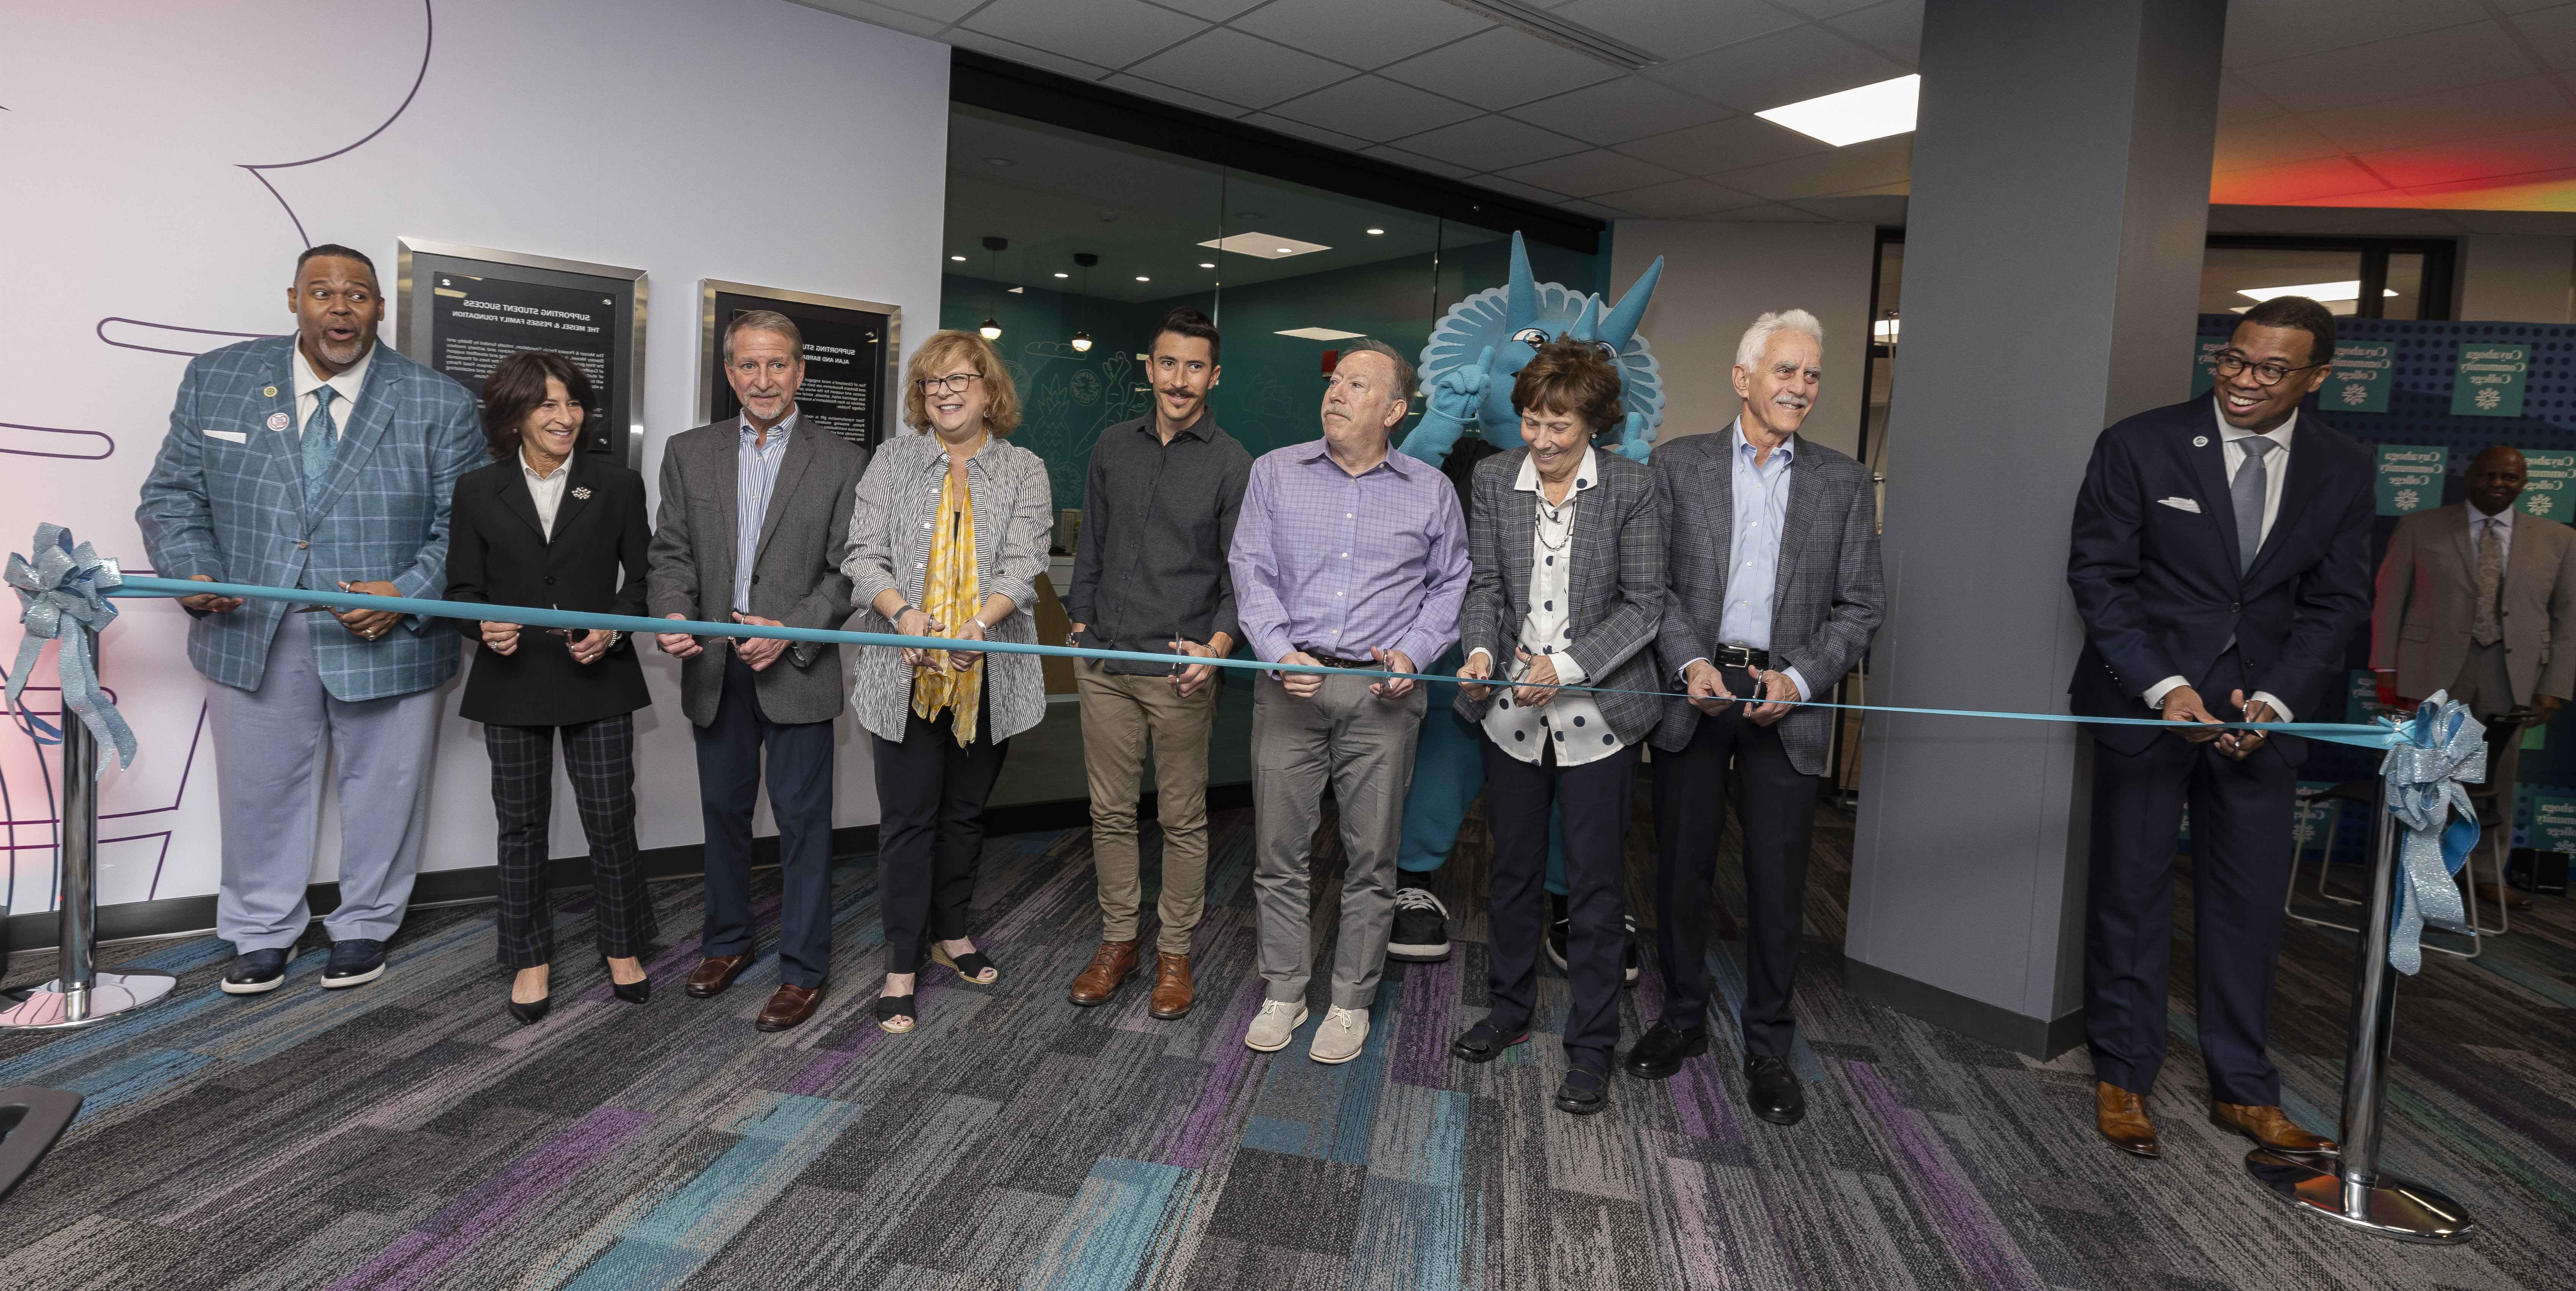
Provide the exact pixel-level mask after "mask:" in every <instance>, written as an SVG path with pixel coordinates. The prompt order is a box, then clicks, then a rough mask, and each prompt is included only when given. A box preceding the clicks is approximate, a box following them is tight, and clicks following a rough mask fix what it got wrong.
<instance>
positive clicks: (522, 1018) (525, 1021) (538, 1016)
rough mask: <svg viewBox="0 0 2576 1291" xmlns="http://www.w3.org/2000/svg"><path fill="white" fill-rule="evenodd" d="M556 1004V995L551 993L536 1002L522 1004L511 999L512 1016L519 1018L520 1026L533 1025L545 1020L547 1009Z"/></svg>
mask: <svg viewBox="0 0 2576 1291" xmlns="http://www.w3.org/2000/svg"><path fill="white" fill-rule="evenodd" d="M554 1006H555V997H553V996H551V995H549V996H547V997H545V998H544V999H542V1000H539V1001H537V1002H536V1003H534V1004H521V1003H520V1002H518V1001H517V1000H512V1001H510V1016H511V1017H514V1018H517V1019H518V1020H519V1025H520V1026H523V1027H524V1026H532V1025H534V1024H536V1023H538V1022H541V1021H544V1020H545V1016H546V1011H547V1010H548V1009H551V1008H553V1007H554Z"/></svg>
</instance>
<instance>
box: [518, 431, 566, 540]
mask: <svg viewBox="0 0 2576 1291" xmlns="http://www.w3.org/2000/svg"><path fill="white" fill-rule="evenodd" d="M571 477H572V459H571V458H569V457H567V458H565V459H563V460H562V461H560V462H557V463H555V469H554V470H553V471H552V472H550V473H548V474H545V475H539V474H537V468H536V467H535V466H533V465H531V464H530V463H529V461H528V446H527V445H525V444H521V445H520V446H519V478H520V479H523V480H525V481H527V483H528V500H529V501H531V502H534V503H536V504H537V527H538V528H540V529H543V530H545V533H546V541H548V542H553V541H554V540H555V511H556V510H557V509H559V508H560V507H562V506H563V495H564V482H565V481H566V480H568V479H570V478H571Z"/></svg>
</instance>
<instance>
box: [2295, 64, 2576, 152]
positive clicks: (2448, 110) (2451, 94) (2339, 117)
mask: <svg viewBox="0 0 2576 1291" xmlns="http://www.w3.org/2000/svg"><path fill="white" fill-rule="evenodd" d="M2301 119H2302V120H2304V121H2306V122H2307V123H2308V125H2310V126H2311V127H2314V128H2315V129H2316V131H2317V133H2319V134H2322V135H2324V136H2325V137H2326V138H2328V139H2331V140H2333V141H2334V142H2335V143H2336V144H2338V145H2340V146H2341V147H2342V148H2343V149H2344V150H2345V151H2347V152H2378V151H2383V150H2386V149H2390V148H2411V147H2414V146H2416V145H2418V144H2428V143H2440V142H2442V141H2444V140H2454V139H2475V138H2479V137H2482V136H2485V135H2494V134H2511V133H2514V132H2515V131H2519V130H2536V129H2539V128H2540V127H2542V126H2553V125H2563V124H2566V123H2568V122H2570V121H2576V107H2571V106H2570V105H2569V104H2568V102H2567V99H2566V97H2565V96H2564V95H2562V94H2560V93H2559V92H2558V83H2557V82H2556V81H2555V80H2554V79H2553V78H2550V77H2546V76H2526V77H2523V78H2522V79H2520V80H2515V81H2495V82H2492V83H2489V84H2486V85H2471V86H2466V87H2463V88H2461V89H2456V90H2445V91H2443V92H2442V93H2440V94H2432V95H2425V96H2422V97H2419V98H2411V99H2391V100H2389V101H2387V102H2385V103H2371V104H2365V105H2363V106H2361V107H2357V108H2334V109H2331V110H2329V111H2325V112H2312V113H2309V114H2307V115H2306V116H2305V117H2303V118H2301Z"/></svg>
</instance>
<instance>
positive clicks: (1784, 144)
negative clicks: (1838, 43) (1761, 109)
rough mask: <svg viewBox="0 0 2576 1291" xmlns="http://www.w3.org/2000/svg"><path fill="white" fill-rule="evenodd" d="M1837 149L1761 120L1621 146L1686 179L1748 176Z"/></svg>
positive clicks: (1742, 119)
mask: <svg viewBox="0 0 2576 1291" xmlns="http://www.w3.org/2000/svg"><path fill="white" fill-rule="evenodd" d="M1832 146H1833V145H1831V144H1828V143H1826V142H1825V141H1824V140H1822V139H1811V138H1809V137H1807V136H1806V135H1802V134H1800V133H1798V132H1797V131H1795V130H1791V129H1788V128H1786V127H1784V126H1776V125H1773V124H1771V123H1770V122H1768V121H1765V120H1763V119H1762V118H1760V117H1732V118H1729V119H1727V120H1724V121H1714V122H1711V123H1709V124H1707V125H1704V126H1692V127H1690V128H1689V129H1687V130H1675V131H1672V132H1671V133H1669V134H1659V135H1656V136H1654V137H1652V138H1649V139H1636V140H1631V141H1630V142H1627V143H1623V144H1621V145H1619V151H1621V152H1624V153H1626V154H1628V155H1629V156H1631V157H1643V158H1645V159H1646V160H1648V161H1651V162H1653V163H1655V164H1656V165H1658V166H1662V167H1665V168H1667V169H1670V170H1677V171H1680V172H1681V173H1683V174H1685V175H1710V174H1715V173H1717V172H1718V171H1721V170H1742V169H1743V168H1745V167H1747V166H1758V165H1761V164H1763V163H1765V162H1773V161H1785V160H1787V159H1788V158H1791V157H1804V156H1809V155H1811V154H1814V153H1820V152H1825V151H1827V150H1829V149H1830V148H1831V147H1832Z"/></svg>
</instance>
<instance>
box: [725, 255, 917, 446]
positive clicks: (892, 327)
mask: <svg viewBox="0 0 2576 1291" xmlns="http://www.w3.org/2000/svg"><path fill="white" fill-rule="evenodd" d="M719 295H725V296H754V297H758V298H760V299H763V300H775V301H782V302H785V303H787V304H791V305H813V306H818V307H821V308H824V309H846V310H850V311H851V312H853V313H862V314H883V315H884V316H885V320H886V338H885V373H884V384H883V385H882V386H881V387H880V394H881V397H880V398H879V399H878V400H877V406H876V408H875V409H873V410H872V411H873V413H874V418H875V422H876V424H875V426H874V427H872V429H873V431H874V432H875V435H876V438H875V439H874V440H872V441H871V442H870V445H869V446H870V447H874V446H875V445H876V444H882V443H884V442H885V441H886V440H887V439H889V438H891V437H892V436H893V435H894V433H895V416H894V413H895V409H897V408H899V407H901V406H902V403H903V306H901V305H892V304H887V303H886V302H884V301H877V300H858V299H855V298H853V297H849V296H826V295H823V294H821V293H819V292H811V291H791V290H789V289H787V288H784V287H763V286H760V285H759V284H757V283H748V282H727V281H725V280H724V279H721V278H700V279H699V280H698V381H697V398H698V403H697V418H698V424H699V425H702V426H703V425H705V424H706V423H708V422H710V421H713V420H715V415H716V384H717V383H718V382H720V381H722V380H724V372H723V360H722V359H721V358H720V357H719V356H718V354H717V349H718V337H717V334H716V333H717V327H716V297H717V296H719Z"/></svg>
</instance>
